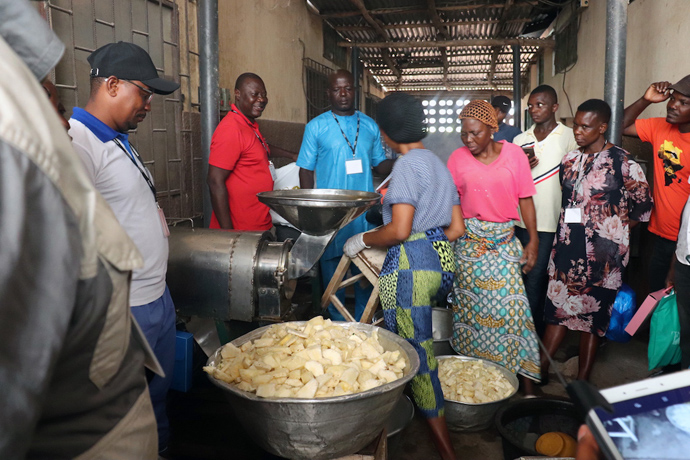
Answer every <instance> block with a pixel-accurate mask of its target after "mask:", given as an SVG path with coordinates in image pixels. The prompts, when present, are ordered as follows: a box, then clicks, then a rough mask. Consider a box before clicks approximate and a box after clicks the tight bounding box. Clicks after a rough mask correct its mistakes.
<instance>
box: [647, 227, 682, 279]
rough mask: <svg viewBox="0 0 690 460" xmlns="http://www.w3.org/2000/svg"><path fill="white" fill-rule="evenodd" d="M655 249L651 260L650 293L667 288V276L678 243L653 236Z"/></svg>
mask: <svg viewBox="0 0 690 460" xmlns="http://www.w3.org/2000/svg"><path fill="white" fill-rule="evenodd" d="M652 237H653V245H654V247H653V249H652V257H651V259H650V260H649V292H656V291H658V290H659V289H663V288H665V287H666V276H667V275H668V269H669V268H670V267H671V261H672V260H673V258H674V257H676V256H675V252H676V242H675V241H671V240H667V239H666V238H662V237H660V236H659V235H654V234H652Z"/></svg>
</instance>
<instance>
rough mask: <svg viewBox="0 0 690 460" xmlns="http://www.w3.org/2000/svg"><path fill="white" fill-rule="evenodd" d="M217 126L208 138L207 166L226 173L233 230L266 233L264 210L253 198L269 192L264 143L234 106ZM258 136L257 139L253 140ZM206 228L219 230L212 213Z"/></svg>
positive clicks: (270, 181) (267, 216) (255, 126)
mask: <svg viewBox="0 0 690 460" xmlns="http://www.w3.org/2000/svg"><path fill="white" fill-rule="evenodd" d="M232 110H233V111H234V112H229V113H228V114H227V115H226V116H225V118H223V120H222V121H221V122H220V123H219V124H218V127H217V128H216V130H215V132H214V133H213V137H212V138H211V153H210V156H209V160H208V164H209V165H211V166H216V167H218V168H222V169H227V170H228V171H230V175H229V176H228V179H227V180H226V181H225V187H226V188H227V189H228V201H229V204H230V218H231V219H232V226H233V228H234V229H236V230H253V231H263V230H268V229H270V228H271V227H272V226H273V223H272V222H271V216H270V214H269V212H268V206H266V205H265V204H263V203H261V202H259V199H258V198H257V197H256V194H257V193H259V192H267V191H270V190H273V178H272V177H271V171H270V169H269V166H268V143H267V142H266V140H265V139H264V138H263V136H262V135H261V133H260V132H259V125H258V124H257V123H256V122H254V123H252V122H251V121H249V119H248V118H247V117H245V116H244V115H243V114H242V113H241V112H240V111H239V110H238V109H237V107H236V106H235V104H233V105H232ZM257 136H258V137H257ZM210 228H220V225H219V224H218V220H217V219H216V215H215V213H214V214H213V215H212V216H211V224H210Z"/></svg>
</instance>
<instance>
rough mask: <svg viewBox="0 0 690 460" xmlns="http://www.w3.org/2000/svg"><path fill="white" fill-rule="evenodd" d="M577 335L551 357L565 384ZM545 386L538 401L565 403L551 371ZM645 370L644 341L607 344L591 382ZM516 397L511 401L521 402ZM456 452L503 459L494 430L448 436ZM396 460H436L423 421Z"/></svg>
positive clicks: (475, 459)
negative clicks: (546, 398)
mask: <svg viewBox="0 0 690 460" xmlns="http://www.w3.org/2000/svg"><path fill="white" fill-rule="evenodd" d="M577 339H578V337H577V334H575V333H571V334H570V335H569V336H568V337H567V339H566V341H565V342H566V343H565V344H564V345H563V346H562V347H561V349H560V350H559V352H558V353H557V354H556V356H555V357H554V360H555V362H556V364H557V367H558V369H559V371H560V372H561V373H562V374H563V375H564V377H565V378H566V380H567V381H570V380H572V379H574V378H575V377H576V376H577V357H576V355H577ZM551 372H552V373H551V376H550V381H549V384H548V385H545V386H543V387H538V388H537V394H538V395H539V396H540V397H555V398H561V399H567V394H566V392H565V389H564V388H563V386H562V385H561V384H560V382H559V381H558V379H557V378H556V376H555V375H554V374H553V371H551ZM649 374H650V372H649V371H648V370H647V340H646V337H643V338H633V340H632V341H630V342H629V343H626V344H621V343H616V342H608V343H606V344H605V345H603V346H601V347H600V349H599V352H598V356H597V362H596V364H595V367H594V370H593V371H592V377H591V382H592V383H593V384H594V385H595V386H597V387H598V388H600V389H603V388H608V387H612V386H616V385H621V384H624V383H629V382H633V381H636V380H640V379H644V378H646V377H647V376H649ZM520 398H522V395H521V394H520V393H518V394H517V395H515V396H514V397H513V399H520ZM451 439H452V441H453V446H454V447H455V452H456V453H457V455H458V458H459V459H462V460H488V459H491V460H494V459H496V460H500V459H503V458H504V456H503V449H502V441H501V436H500V435H499V433H498V431H497V430H496V429H495V428H493V427H492V428H491V429H489V430H485V431H482V432H478V433H457V432H455V433H451ZM395 458H396V459H399V460H436V459H439V458H440V457H439V456H438V454H437V453H436V450H435V448H434V445H433V443H432V441H431V438H430V435H429V432H428V430H427V427H426V424H425V422H424V420H423V419H422V418H420V417H415V419H414V421H413V423H411V424H410V426H409V427H408V428H407V429H406V430H405V435H404V437H403V441H402V446H401V449H400V453H399V455H398V456H397V457H395Z"/></svg>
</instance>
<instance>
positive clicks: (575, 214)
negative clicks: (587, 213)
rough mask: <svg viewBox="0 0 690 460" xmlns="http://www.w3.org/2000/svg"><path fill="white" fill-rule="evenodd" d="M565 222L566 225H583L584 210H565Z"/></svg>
mask: <svg viewBox="0 0 690 460" xmlns="http://www.w3.org/2000/svg"><path fill="white" fill-rule="evenodd" d="M563 222H564V223H566V224H581V223H582V209H580V208H565V216H564V217H563Z"/></svg>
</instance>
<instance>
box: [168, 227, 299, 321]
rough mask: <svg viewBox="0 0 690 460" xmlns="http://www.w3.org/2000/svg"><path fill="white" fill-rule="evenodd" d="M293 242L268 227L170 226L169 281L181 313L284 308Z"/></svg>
mask: <svg viewBox="0 0 690 460" xmlns="http://www.w3.org/2000/svg"><path fill="white" fill-rule="evenodd" d="M291 246H292V242H285V243H278V242H276V241H273V236H272V235H271V234H270V233H269V232H265V233H260V232H238V231H232V230H209V229H204V228H202V229H191V228H181V227H173V228H171V229H170V257H169V259H168V277H167V281H168V286H169V287H170V293H171V295H172V297H173V299H174V301H175V307H176V308H177V310H178V312H179V313H180V314H181V315H188V316H192V315H195V316H202V317H211V318H216V319H221V320H240V321H253V320H257V319H263V320H279V319H280V318H281V317H282V314H283V312H284V311H287V309H288V308H289V305H288V298H289V297H290V295H291V289H290V283H287V281H288V280H287V263H288V262H287V260H288V251H289V250H290V247H291Z"/></svg>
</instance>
